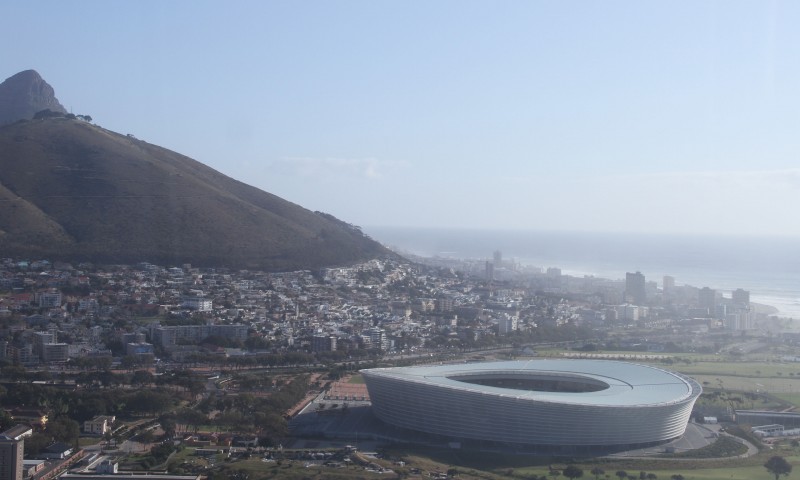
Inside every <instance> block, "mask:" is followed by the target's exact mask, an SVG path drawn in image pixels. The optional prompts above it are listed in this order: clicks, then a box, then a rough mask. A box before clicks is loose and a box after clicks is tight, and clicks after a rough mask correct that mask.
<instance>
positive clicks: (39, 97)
mask: <svg viewBox="0 0 800 480" xmlns="http://www.w3.org/2000/svg"><path fill="white" fill-rule="evenodd" d="M41 110H51V111H53V112H59V113H66V112H67V111H66V110H65V109H64V107H63V106H62V105H61V103H59V101H58V99H57V98H56V95H55V91H54V90H53V87H51V86H50V84H49V83H47V82H45V81H44V79H43V78H42V77H41V76H40V75H39V74H38V73H37V72H36V70H25V71H24V72H19V73H18V74H16V75H14V76H11V77H9V78H7V79H6V80H5V81H4V82H3V83H0V125H5V124H8V123H13V122H16V121H17V120H30V119H31V118H33V115H34V114H35V113H36V112H39V111H41Z"/></svg>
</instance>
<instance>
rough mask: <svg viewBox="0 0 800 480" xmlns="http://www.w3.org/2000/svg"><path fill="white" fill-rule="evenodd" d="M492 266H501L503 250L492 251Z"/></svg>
mask: <svg viewBox="0 0 800 480" xmlns="http://www.w3.org/2000/svg"><path fill="white" fill-rule="evenodd" d="M494 266H495V267H497V268H500V267H502V266H503V252H501V251H500V250H495V251H494Z"/></svg>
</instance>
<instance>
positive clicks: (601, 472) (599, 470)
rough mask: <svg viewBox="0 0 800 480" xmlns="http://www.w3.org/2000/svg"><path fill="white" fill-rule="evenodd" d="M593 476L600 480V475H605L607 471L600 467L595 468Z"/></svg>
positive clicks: (595, 479)
mask: <svg viewBox="0 0 800 480" xmlns="http://www.w3.org/2000/svg"><path fill="white" fill-rule="evenodd" d="M591 472H592V475H594V480H600V475H605V473H606V471H605V470H603V469H602V468H600V467H594V468H593V469H592V470H591Z"/></svg>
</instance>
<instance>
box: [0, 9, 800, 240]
mask: <svg viewBox="0 0 800 480" xmlns="http://www.w3.org/2000/svg"><path fill="white" fill-rule="evenodd" d="M798 25H800V3H799V2H761V1H746V2H735V1H728V0H726V1H719V2H703V1H684V2H641V1H617V2H615V1H602V2H595V1H582V2H577V1H549V2H544V1H539V2H536V1H488V0H487V1H480V2H476V1H466V0H457V1H427V0H425V1H423V0H419V1H413V0H407V1H395V2H390V1H372V0H369V1H358V2H349V1H318V2H303V1H288V0H287V1H281V2H267V1H261V0H259V1H253V2H244V1H236V2H223V1H215V2H203V1H197V0H191V1H177V0H170V1H155V0H154V1H129V2H108V1H96V2H90V1H79V2H78V1H74V2H63V1H49V2H43V1H27V0H26V1H15V0H6V1H3V2H1V3H0V36H2V42H0V45H2V47H0V80H2V79H3V78H7V77H9V76H11V75H13V74H15V73H17V72H19V71H21V70H25V69H29V68H33V69H36V70H37V71H38V72H39V73H40V74H41V75H42V76H43V77H44V78H45V80H47V81H48V82H49V83H50V84H51V85H52V86H53V87H54V88H55V90H56V95H57V97H58V98H59V100H60V101H61V102H62V103H63V104H64V105H65V106H66V107H67V108H68V109H71V110H72V111H73V112H74V113H80V114H89V115H91V116H92V117H94V119H95V121H96V123H97V124H99V125H101V126H103V127H105V128H108V129H111V130H114V131H117V132H120V133H132V134H134V135H136V136H137V137H138V138H140V139H143V140H146V141H148V142H151V143H155V144H158V145H161V146H164V147H167V148H170V149H173V150H176V151H178V152H180V153H183V154H186V155H189V156H191V157H192V158H195V159H196V160H199V161H201V162H203V163H205V164H207V165H209V166H211V167H213V168H215V169H217V170H219V171H221V172H223V173H225V174H227V175H229V176H231V177H234V178H236V179H239V180H242V181H244V182H246V183H249V184H252V185H255V186H257V187H259V188H262V189H264V190H267V191H269V192H272V193H274V194H277V195H279V196H281V197H283V198H286V199H288V200H290V201H293V202H295V203H298V204H300V205H302V206H304V207H307V208H309V209H312V210H322V211H325V212H329V213H332V214H334V215H336V216H337V217H340V218H342V219H344V220H346V221H348V222H351V223H355V224H358V225H362V226H365V227H366V228H367V229H368V227H369V226H442V227H473V228H504V229H537V230H581V231H624V232H628V231H630V232H677V233H681V232H692V233H743V234H753V233H770V234H784V235H798V236H800V221H798V220H797V218H798V217H799V216H800V213H798V207H800V162H799V160H800V29H799V28H797V26H798Z"/></svg>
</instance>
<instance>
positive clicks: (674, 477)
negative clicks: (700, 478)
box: [669, 473, 683, 480]
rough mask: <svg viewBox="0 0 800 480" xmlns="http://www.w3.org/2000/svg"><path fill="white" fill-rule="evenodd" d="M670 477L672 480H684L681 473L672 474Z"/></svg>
mask: <svg viewBox="0 0 800 480" xmlns="http://www.w3.org/2000/svg"><path fill="white" fill-rule="evenodd" d="M669 478H671V479H672V480H683V475H681V474H680V473H676V474H675V475H672V476H670V477H669Z"/></svg>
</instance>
